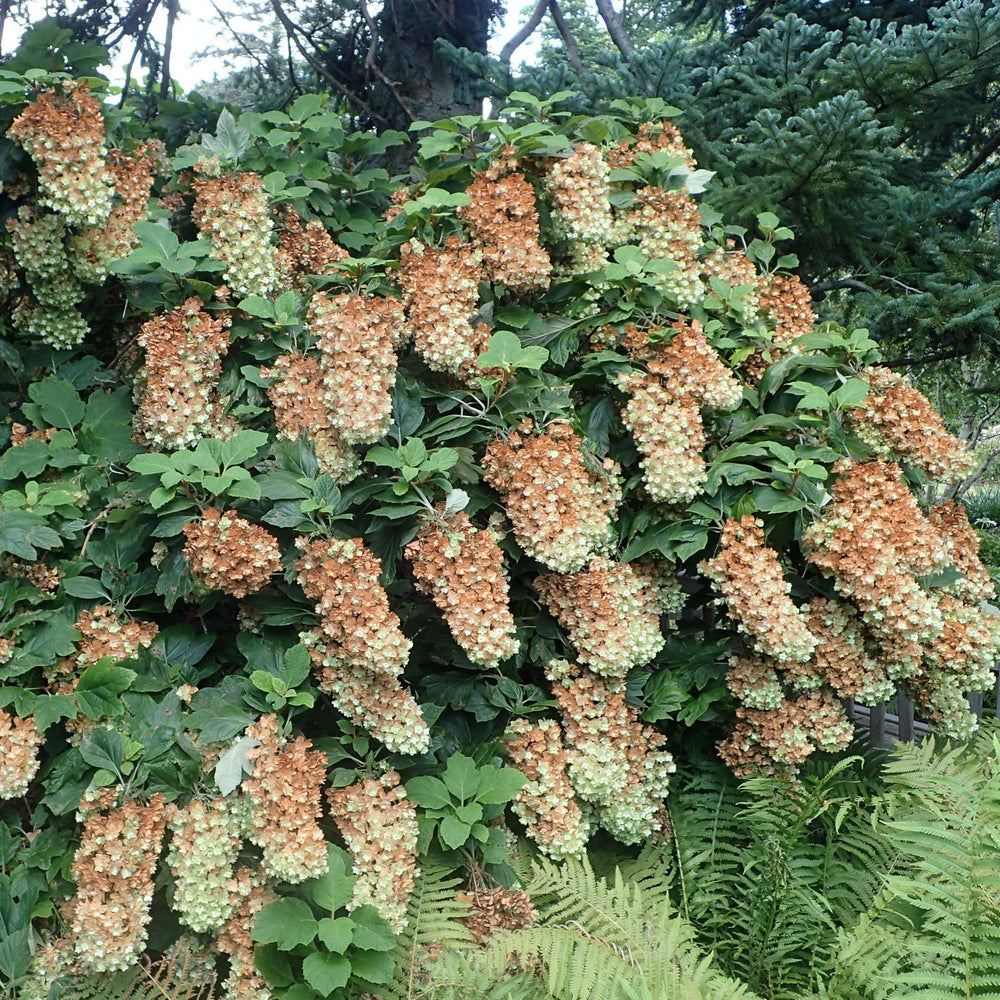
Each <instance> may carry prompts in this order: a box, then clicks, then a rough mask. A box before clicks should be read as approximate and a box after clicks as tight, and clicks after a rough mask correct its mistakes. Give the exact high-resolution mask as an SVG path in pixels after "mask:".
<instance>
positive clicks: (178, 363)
mask: <svg viewBox="0 0 1000 1000" xmlns="http://www.w3.org/2000/svg"><path fill="white" fill-rule="evenodd" d="M202 305H203V304H202V301H201V299H199V298H197V297H195V298H190V299H188V300H187V301H185V302H184V304H183V305H180V306H178V307H177V308H176V309H174V310H173V312H170V313H168V314H167V315H165V316H155V317H154V318H153V319H151V320H147V321H146V322H145V323H143V325H142V331H141V332H140V334H139V338H138V341H139V345H140V346H141V347H143V348H145V351H146V362H145V365H144V366H143V369H142V371H141V372H140V374H139V378H138V381H137V387H136V403H137V406H136V414H135V419H134V426H135V431H136V438H137V440H138V441H139V442H140V443H143V444H148V445H151V446H152V447H156V448H164V449H169V450H173V449H175V448H185V447H188V446H189V445H192V444H195V443H197V442H198V441H200V440H201V439H202V438H203V437H228V436H229V434H230V433H231V430H232V429H235V427H234V426H233V425H231V423H230V422H229V420H228V418H227V417H226V415H225V414H224V413H223V410H222V405H221V403H220V401H219V393H218V382H219V374H220V373H221V371H222V364H221V358H222V357H223V356H224V355H225V354H226V352H227V351H228V350H229V334H228V332H227V331H228V328H229V315H228V314H227V313H218V314H216V315H212V314H211V313H208V312H206V311H205V310H204V309H203V308H202Z"/></svg>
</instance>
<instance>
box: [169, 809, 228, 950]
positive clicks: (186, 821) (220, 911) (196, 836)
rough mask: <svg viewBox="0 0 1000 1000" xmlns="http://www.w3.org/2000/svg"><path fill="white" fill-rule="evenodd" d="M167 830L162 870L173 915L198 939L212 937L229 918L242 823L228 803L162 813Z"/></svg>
mask: <svg viewBox="0 0 1000 1000" xmlns="http://www.w3.org/2000/svg"><path fill="white" fill-rule="evenodd" d="M166 817H167V825H168V826H169V828H170V833H171V837H170V850H169V851H168V852H167V864H168V865H170V870H171V871H172V872H173V875H174V882H175V886H174V904H173V906H174V910H176V912H177V915H178V916H179V918H180V920H181V922H182V923H184V924H186V925H187V926H188V927H190V928H191V929H192V930H194V931H198V932H199V933H201V932H205V931H217V930H218V929H219V927H221V926H222V924H223V923H224V922H225V921H226V920H228V919H229V917H230V916H231V915H232V912H233V904H232V900H231V899H230V896H229V884H230V881H231V879H232V877H233V869H234V867H235V865H236V858H237V856H238V854H239V851H240V847H241V845H242V839H241V836H240V834H241V829H242V824H241V818H240V817H239V816H236V815H234V813H233V811H232V809H231V806H230V802H229V800H227V799H225V798H218V799H215V800H213V801H212V802H209V803H208V804H207V805H206V804H205V803H204V802H202V801H200V800H199V799H193V800H192V801H191V802H190V803H189V804H188V805H187V806H184V807H183V808H181V807H180V806H177V805H175V804H174V803H170V804H169V805H168V806H167V808H166Z"/></svg>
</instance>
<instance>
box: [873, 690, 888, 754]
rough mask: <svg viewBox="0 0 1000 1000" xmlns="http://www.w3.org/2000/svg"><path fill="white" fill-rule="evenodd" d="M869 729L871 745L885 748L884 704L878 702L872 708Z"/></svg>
mask: <svg viewBox="0 0 1000 1000" xmlns="http://www.w3.org/2000/svg"><path fill="white" fill-rule="evenodd" d="M870 718H871V723H870V729H871V734H872V743H873V744H874V745H875V746H877V747H884V746H885V702H884V701H880V702H879V703H878V704H877V705H873V706H872V713H871V716H870Z"/></svg>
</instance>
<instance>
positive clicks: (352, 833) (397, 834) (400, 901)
mask: <svg viewBox="0 0 1000 1000" xmlns="http://www.w3.org/2000/svg"><path fill="white" fill-rule="evenodd" d="M326 796H327V800H328V801H329V803H330V812H331V814H332V816H333V821H334V822H335V823H336V824H337V829H338V830H340V833H341V836H342V837H343V838H344V843H346V844H347V849H348V851H350V853H351V860H352V866H353V868H354V872H355V874H356V875H357V881H356V882H355V884H354V894H353V896H352V897H351V902H350V903H349V904H348V909H355V908H356V907H358V906H364V905H366V904H369V903H370V904H371V905H372V906H374V907H375V909H376V910H378V912H379V913H380V914H381V916H382V917H383V918H384V919H385V920H387V921H388V922H389V923H390V924H391V925H392V927H393V929H394V930H396V931H399V930H402V928H403V927H405V926H406V904H407V903H408V902H409V899H410V896H411V895H412V894H413V886H414V880H415V879H416V876H417V874H418V873H419V869H418V868H417V834H418V830H417V807H416V806H415V805H414V804H413V803H412V802H411V801H410V800H409V799H408V798H407V797H406V789H405V788H404V787H403V786H402V784H400V780H399V775H398V774H397V773H396V772H395V771H387V772H386V773H385V774H383V775H382V777H381V778H365V779H363V780H362V781H358V782H356V783H355V784H353V785H348V786H347V787H345V788H331V789H329V790H328V791H327V793H326Z"/></svg>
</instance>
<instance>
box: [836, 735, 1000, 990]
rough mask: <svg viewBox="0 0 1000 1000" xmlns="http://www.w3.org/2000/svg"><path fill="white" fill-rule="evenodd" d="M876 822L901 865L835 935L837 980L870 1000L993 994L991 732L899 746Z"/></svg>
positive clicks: (996, 825) (998, 872)
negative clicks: (964, 740) (963, 742)
mask: <svg viewBox="0 0 1000 1000" xmlns="http://www.w3.org/2000/svg"><path fill="white" fill-rule="evenodd" d="M886 777H887V784H888V788H887V794H886V803H885V807H884V809H883V818H882V823H881V825H882V826H883V828H884V830H885V832H886V835H887V836H888V837H889V838H890V839H891V840H892V841H893V843H894V844H895V845H896V846H897V847H898V849H899V850H900V852H901V853H902V856H903V860H904V862H905V865H904V866H902V867H901V870H900V871H898V872H894V873H892V874H890V875H889V876H888V878H887V879H886V882H885V887H884V889H883V890H882V892H881V893H880V894H879V896H878V898H877V899H876V900H875V902H874V904H873V905H872V907H871V909H870V911H869V912H868V913H867V914H866V916H865V918H864V919H863V920H862V921H861V922H860V923H859V924H858V926H857V927H856V928H855V929H854V930H853V932H852V933H850V934H845V935H844V936H843V949H842V952H841V955H840V961H841V968H842V970H843V972H842V975H841V977H840V980H839V985H838V986H837V988H838V989H839V990H840V992H841V994H843V995H846V994H847V992H848V991H849V990H852V991H853V992H854V995H857V996H864V997H875V998H878V1000H902V998H904V997H906V998H911V997H913V998H916V997H919V998H921V1000H971V998H974V997H975V998H980V1000H985V998H993V1000H997V998H1000V737H998V729H997V726H996V725H995V724H991V725H989V726H987V727H986V729H985V731H984V732H982V733H980V734H979V736H978V737H977V738H976V740H975V741H974V742H972V743H971V744H969V745H967V746H957V747H952V748H949V749H943V748H942V746H941V745H939V744H936V743H935V742H934V741H933V740H927V741H926V742H925V743H923V744H922V745H919V744H918V745H908V746H905V747H901V748H900V749H899V750H898V751H897V753H896V757H895V760H893V761H892V762H891V763H890V764H889V766H888V767H887V773H886Z"/></svg>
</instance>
